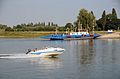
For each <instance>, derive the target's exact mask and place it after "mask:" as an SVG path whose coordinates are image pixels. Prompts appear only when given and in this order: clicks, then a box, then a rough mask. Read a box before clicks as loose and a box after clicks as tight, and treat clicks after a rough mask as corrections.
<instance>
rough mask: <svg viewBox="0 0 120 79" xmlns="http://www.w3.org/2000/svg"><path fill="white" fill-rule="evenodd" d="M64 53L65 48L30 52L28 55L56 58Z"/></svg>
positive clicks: (46, 48)
mask: <svg viewBox="0 0 120 79" xmlns="http://www.w3.org/2000/svg"><path fill="white" fill-rule="evenodd" d="M64 51H65V49H63V48H58V47H45V48H43V49H34V50H28V52H27V53H26V54H35V55H41V56H51V57H55V56H57V55H60V54H62V53H63V52H64Z"/></svg>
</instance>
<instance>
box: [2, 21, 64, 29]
mask: <svg viewBox="0 0 120 79" xmlns="http://www.w3.org/2000/svg"><path fill="white" fill-rule="evenodd" d="M56 27H59V29H58V30H59V31H62V30H64V27H62V26H58V24H54V23H53V22H48V24H45V22H41V23H40V22H38V23H35V24H34V23H32V22H31V23H28V24H25V23H24V24H18V25H16V26H13V27H8V26H7V25H2V24H0V29H4V30H5V31H55V29H56Z"/></svg>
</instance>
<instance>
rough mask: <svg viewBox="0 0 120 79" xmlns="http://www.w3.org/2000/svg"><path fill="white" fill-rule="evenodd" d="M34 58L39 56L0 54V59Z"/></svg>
mask: <svg viewBox="0 0 120 79" xmlns="http://www.w3.org/2000/svg"><path fill="white" fill-rule="evenodd" d="M35 57H41V56H40V55H32V54H0V58H35Z"/></svg>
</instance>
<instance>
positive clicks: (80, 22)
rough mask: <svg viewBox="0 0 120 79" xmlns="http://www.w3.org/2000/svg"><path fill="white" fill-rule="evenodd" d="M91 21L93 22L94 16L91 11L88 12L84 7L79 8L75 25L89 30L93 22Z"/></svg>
mask: <svg viewBox="0 0 120 79" xmlns="http://www.w3.org/2000/svg"><path fill="white" fill-rule="evenodd" d="M93 22H95V16H94V14H93V12H92V11H91V12H88V10H86V9H81V10H80V12H79V15H78V16H77V21H76V22H75V25H76V28H77V29H78V30H79V29H86V30H88V31H91V30H92V28H93V24H94V23H93Z"/></svg>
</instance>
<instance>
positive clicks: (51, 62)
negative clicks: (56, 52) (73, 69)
mask: <svg viewBox="0 0 120 79" xmlns="http://www.w3.org/2000/svg"><path fill="white" fill-rule="evenodd" d="M29 62H30V63H31V64H38V65H39V66H40V67H41V66H42V67H44V69H46V70H49V69H57V68H61V67H62V66H63V62H62V59H60V58H58V57H54V58H51V57H43V58H37V59H31V60H30V61H29Z"/></svg>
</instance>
